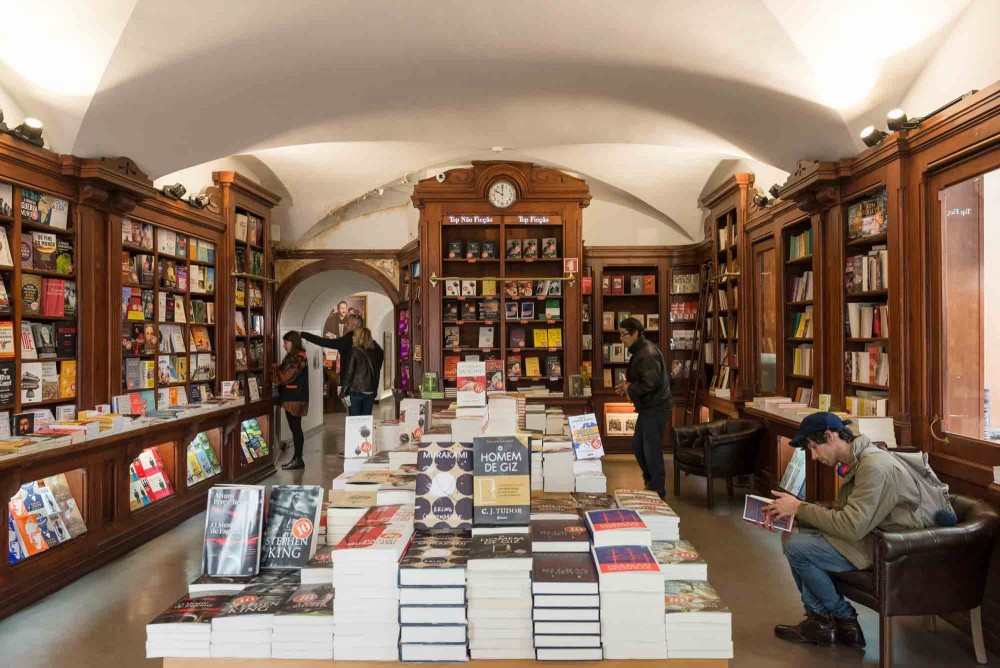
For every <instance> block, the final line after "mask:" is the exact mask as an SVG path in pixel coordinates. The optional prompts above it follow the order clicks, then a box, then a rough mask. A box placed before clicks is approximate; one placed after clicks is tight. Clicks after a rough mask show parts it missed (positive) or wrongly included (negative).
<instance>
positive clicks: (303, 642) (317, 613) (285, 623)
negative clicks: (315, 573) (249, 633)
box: [271, 583, 334, 659]
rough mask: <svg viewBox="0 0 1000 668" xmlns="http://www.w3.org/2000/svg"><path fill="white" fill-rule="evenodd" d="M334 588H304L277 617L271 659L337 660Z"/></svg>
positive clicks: (319, 585) (275, 615)
mask: <svg viewBox="0 0 1000 668" xmlns="http://www.w3.org/2000/svg"><path fill="white" fill-rule="evenodd" d="M333 597H334V590H333V585H332V584H329V583H327V584H316V585H303V586H301V587H299V588H298V589H296V590H295V591H294V592H292V594H291V596H289V597H288V599H287V600H286V601H285V602H284V603H283V604H282V606H281V607H280V608H278V611H277V612H275V613H274V629H273V632H272V634H271V658H274V659H333V629H334V627H333Z"/></svg>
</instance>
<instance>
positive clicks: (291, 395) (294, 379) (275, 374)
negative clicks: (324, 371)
mask: <svg viewBox="0 0 1000 668" xmlns="http://www.w3.org/2000/svg"><path fill="white" fill-rule="evenodd" d="M281 338H282V345H283V346H284V349H285V359H283V360H281V364H277V363H275V364H272V365H271V376H272V379H273V382H274V384H275V385H277V386H278V396H279V397H280V399H281V407H282V409H284V411H285V418H286V419H287V420H288V428H289V429H291V431H292V444H293V445H294V446H295V454H294V455H293V456H292V459H291V461H289V462H288V463H287V464H285V465H284V466H282V467H281V468H282V469H284V470H286V471H294V470H297V469H304V468H305V467H306V464H305V462H304V461H303V459H302V446H303V444H304V443H305V435H304V434H303V433H302V418H303V417H304V416H305V415H307V414H308V413H309V358H308V357H307V356H306V351H305V348H303V347H302V337H301V336H299V333H298V332H285V335H284V336H283V337H281Z"/></svg>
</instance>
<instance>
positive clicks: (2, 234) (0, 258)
mask: <svg viewBox="0 0 1000 668" xmlns="http://www.w3.org/2000/svg"><path fill="white" fill-rule="evenodd" d="M0 206H3V202H2V200H0ZM0 264H3V265H7V266H12V265H13V264H14V257H13V256H12V255H11V252H10V240H9V239H7V228H5V227H0Z"/></svg>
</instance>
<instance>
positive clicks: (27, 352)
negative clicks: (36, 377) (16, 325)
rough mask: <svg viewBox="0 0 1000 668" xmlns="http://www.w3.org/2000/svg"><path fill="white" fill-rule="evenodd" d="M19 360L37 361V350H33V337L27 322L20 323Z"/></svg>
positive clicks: (29, 324)
mask: <svg viewBox="0 0 1000 668" xmlns="http://www.w3.org/2000/svg"><path fill="white" fill-rule="evenodd" d="M21 359H22V360H26V359H28V360H36V359H38V349H37V348H35V335H34V332H32V331H31V323H30V322H28V321H27V320H22V321H21Z"/></svg>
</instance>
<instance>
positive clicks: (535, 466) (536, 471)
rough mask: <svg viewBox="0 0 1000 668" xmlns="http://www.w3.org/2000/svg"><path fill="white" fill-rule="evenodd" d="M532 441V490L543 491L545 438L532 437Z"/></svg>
mask: <svg viewBox="0 0 1000 668" xmlns="http://www.w3.org/2000/svg"><path fill="white" fill-rule="evenodd" d="M530 442H531V491H532V492H541V491H543V490H544V489H545V477H544V475H543V472H544V467H543V465H542V464H543V461H542V449H543V448H544V445H543V443H544V442H543V440H542V439H541V438H539V437H537V436H531V437H530Z"/></svg>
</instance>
